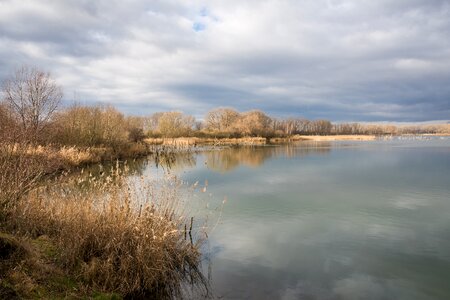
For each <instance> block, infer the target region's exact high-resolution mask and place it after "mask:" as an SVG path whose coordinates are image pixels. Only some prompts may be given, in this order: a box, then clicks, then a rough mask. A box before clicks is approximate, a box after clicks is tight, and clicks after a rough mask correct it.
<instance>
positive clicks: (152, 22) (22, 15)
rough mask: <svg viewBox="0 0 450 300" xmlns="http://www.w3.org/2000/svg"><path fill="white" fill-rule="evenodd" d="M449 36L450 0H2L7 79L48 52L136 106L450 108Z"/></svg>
mask: <svg viewBox="0 0 450 300" xmlns="http://www.w3.org/2000/svg"><path fill="white" fill-rule="evenodd" d="M195 24H202V26H204V29H203V30H201V31H198V30H195ZM449 49H450V4H449V3H448V1H444V0H432V1H425V0H413V1H406V0H401V1H387V0H383V1H358V2H355V1H346V0H329V1H325V0H323V1H312V0H304V1H289V0H286V1H279V2H270V1H249V2H245V3H243V2H241V1H227V2H226V3H224V2H221V1H195V2H190V3H188V2H185V1H170V2H168V1H152V2H147V1H141V0H134V1H127V2H126V3H125V2H116V1H95V2H92V1H64V2H58V1H27V2H24V1H15V0H6V1H5V0H4V1H0V67H1V70H0V79H4V78H5V77H6V76H7V75H8V73H9V72H10V71H12V70H13V68H14V67H17V66H19V65H21V64H33V65H37V66H39V67H42V68H46V69H48V70H49V71H51V72H52V73H53V74H54V76H55V77H57V78H58V80H59V82H60V83H61V84H62V85H63V87H64V88H65V91H66V95H67V97H68V98H70V97H71V95H72V94H73V92H78V93H79V95H80V96H82V97H83V98H84V99H85V100H86V101H87V102H92V103H93V102H109V103H113V104H115V105H118V106H119V107H121V108H123V109H124V111H126V112H127V113H139V114H142V113H143V111H144V110H145V112H144V113H152V112H154V111H156V110H161V109H178V110H184V111H186V112H188V113H192V114H194V115H196V116H202V115H204V114H205V113H206V111H207V110H209V109H211V108H212V107H214V106H235V107H236V108H237V109H239V110H248V109H250V108H259V109H263V110H266V111H267V112H268V113H269V114H273V115H275V116H287V115H302V116H305V117H308V118H325V117H326V118H328V119H331V120H334V121H341V120H346V121H425V120H433V119H435V120H436V119H448V118H449V117H448V116H450V88H449V84H448V82H449V80H450V50H449Z"/></svg>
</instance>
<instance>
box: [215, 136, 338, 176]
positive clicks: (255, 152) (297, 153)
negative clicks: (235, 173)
mask: <svg viewBox="0 0 450 300" xmlns="http://www.w3.org/2000/svg"><path fill="white" fill-rule="evenodd" d="M330 151H331V143H329V142H299V143H290V144H285V145H277V146H260V147H258V146H257V147H237V148H227V149H222V150H218V151H209V152H206V163H207V165H208V167H209V168H210V169H212V170H215V171H218V172H228V171H231V170H233V169H234V168H236V167H238V166H239V165H245V166H250V167H258V166H260V165H262V164H263V163H264V162H265V161H266V160H267V159H269V158H272V157H289V158H292V157H302V156H306V155H311V154H328V153H329V152H330Z"/></svg>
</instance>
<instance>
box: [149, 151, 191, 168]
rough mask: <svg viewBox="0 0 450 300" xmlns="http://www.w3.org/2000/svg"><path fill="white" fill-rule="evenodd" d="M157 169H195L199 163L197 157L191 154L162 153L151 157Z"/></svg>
mask: <svg viewBox="0 0 450 300" xmlns="http://www.w3.org/2000/svg"><path fill="white" fill-rule="evenodd" d="M149 160H150V161H151V162H154V163H155V166H156V167H157V168H162V169H164V170H167V171H177V170H183V169H186V168H191V167H194V166H195V165H196V163H197V161H196V159H195V156H194V155H193V153H191V152H178V153H162V154H158V155H152V156H150V157H149Z"/></svg>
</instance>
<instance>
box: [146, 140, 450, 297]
mask: <svg viewBox="0 0 450 300" xmlns="http://www.w3.org/2000/svg"><path fill="white" fill-rule="evenodd" d="M147 168H148V170H147V172H156V173H158V172H163V171H161V170H159V171H155V169H154V167H152V166H151V165H148V166H147ZM171 172H173V173H176V174H178V175H179V176H180V177H181V178H183V179H184V180H186V181H188V182H191V183H193V182H195V181H200V182H203V181H205V180H207V181H208V193H205V195H204V197H208V201H209V202H210V204H211V206H212V207H214V206H219V205H220V203H221V202H222V200H223V199H224V198H225V197H226V199H227V202H226V203H225V205H224V207H223V209H222V215H221V219H220V222H219V223H218V224H217V226H216V227H215V229H214V230H213V231H212V232H211V233H210V235H209V242H208V245H206V246H205V253H206V255H205V260H206V262H208V261H209V263H205V264H204V265H205V272H206V271H207V269H208V267H209V270H210V276H211V285H212V289H213V293H214V296H215V297H217V298H221V299H405V300H406V299H408V300H409V299H450V139H449V138H432V139H429V140H414V139H407V140H390V141H375V142H333V143H298V144H295V145H288V146H267V147H258V148H238V149H225V150H220V151H206V152H201V153H199V154H184V155H182V156H180V157H179V159H178V161H176V163H175V164H174V168H172V169H171ZM193 201H195V199H194V200H193Z"/></svg>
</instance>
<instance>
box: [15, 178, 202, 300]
mask: <svg viewBox="0 0 450 300" xmlns="http://www.w3.org/2000/svg"><path fill="white" fill-rule="evenodd" d="M88 178H89V179H87V181H89V182H88V183H89V185H90V186H91V187H92V185H94V186H95V188H94V189H91V188H90V189H87V190H86V191H85V192H83V190H82V189H78V190H77V192H74V190H71V189H69V188H68V187H67V186H65V185H62V186H58V187H57V188H50V187H47V188H45V189H38V190H36V191H34V192H33V193H30V195H29V196H28V197H26V198H24V200H23V201H21V202H20V205H18V206H17V208H16V210H15V215H14V218H12V221H11V222H12V223H13V224H12V225H11V226H12V227H14V228H16V230H19V231H20V232H22V233H25V234H31V235H35V236H37V235H42V234H45V235H48V236H50V237H51V238H52V239H54V240H55V241H56V243H57V245H58V248H60V249H61V257H60V260H61V262H62V263H63V264H64V266H65V268H66V269H67V270H68V271H69V272H70V273H72V274H74V275H75V276H78V277H79V278H81V279H82V280H83V281H84V282H85V283H86V284H88V285H90V286H93V287H95V288H96V289H100V290H104V291H108V292H111V291H114V292H119V293H121V294H123V295H129V296H146V295H147V296H152V297H155V295H156V296H157V297H164V298H166V297H167V298H171V297H174V296H176V297H179V296H182V295H183V293H184V292H185V289H184V288H183V287H184V284H185V283H186V282H191V283H193V284H197V285H196V286H197V287H206V283H205V280H204V277H203V275H202V273H201V271H200V270H199V262H200V252H199V246H200V242H201V240H200V239H198V240H197V242H196V241H195V240H194V239H193V237H192V234H193V231H195V229H192V223H191V221H190V219H187V217H185V216H186V214H185V213H184V206H183V201H182V199H183V197H182V194H181V192H180V183H179V182H177V181H176V180H175V179H166V180H165V181H164V182H163V183H161V182H158V183H156V182H149V181H145V180H144V179H142V180H141V181H139V182H134V183H130V182H126V181H125V179H124V178H123V177H122V176H121V174H120V172H117V173H115V174H114V175H112V176H107V177H106V178H103V179H102V180H97V179H94V178H92V177H88ZM82 181H83V180H81V181H78V182H77V184H79V185H83V184H85V183H86V182H84V183H83V182H82ZM194 238H195V237H194Z"/></svg>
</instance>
